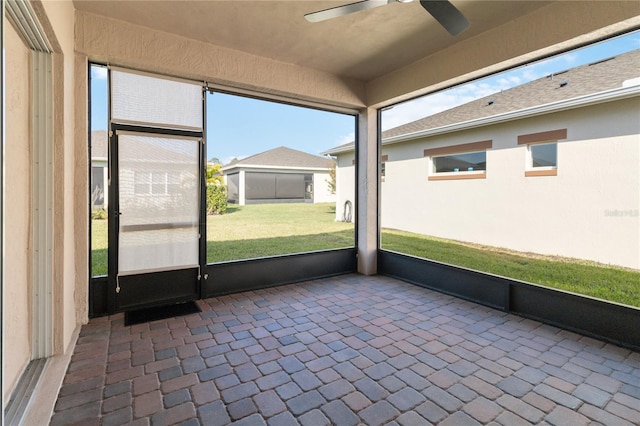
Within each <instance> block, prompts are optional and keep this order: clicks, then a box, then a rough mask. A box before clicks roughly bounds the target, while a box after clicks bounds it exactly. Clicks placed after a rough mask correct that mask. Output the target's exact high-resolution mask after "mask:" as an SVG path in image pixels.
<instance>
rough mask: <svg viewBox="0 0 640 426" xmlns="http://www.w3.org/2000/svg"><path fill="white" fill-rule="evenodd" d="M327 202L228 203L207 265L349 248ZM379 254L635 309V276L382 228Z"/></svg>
mask: <svg viewBox="0 0 640 426" xmlns="http://www.w3.org/2000/svg"><path fill="white" fill-rule="evenodd" d="M334 218H335V211H334V207H333V206H332V205H330V204H305V203H299V204H256V205H248V206H236V205H230V206H229V209H228V211H227V213H226V214H224V215H220V216H208V217H207V262H208V263H215V262H224V261H230V260H240V259H251V258H257V257H266V256H276V255H282V254H289V253H300V252H306V251H316V250H327V249H335V248H342V247H350V246H353V245H354V231H353V225H352V224H349V223H342V222H335V221H334ZM92 223H93V225H92V232H93V240H92V249H93V251H92V268H93V269H92V270H93V274H94V275H104V274H106V273H107V221H106V220H93V222H92ZM382 248H384V249H386V250H392V251H397V252H400V253H405V254H409V255H413V256H417V257H422V258H426V259H432V260H436V261H440V262H445V263H449V264H452V265H457V266H462V267H466V268H470V269H475V270H478V271H483V272H489V273H492V274H496V275H502V276H505V277H509V278H514V279H518V280H522V281H527V282H531V283H535V284H540V285H544V286H548V287H553V288H557V289H562V290H567V291H571V292H574V293H580V294H584V295H588V296H593V297H597V298H600V299H604V300H609V301H613V302H618V303H623V304H626V305H632V306H638V307H640V272H639V271H635V270H628V269H623V268H616V267H610V266H607V265H600V264H594V263H590V262H585V261H579V260H576V259H559V258H556V257H548V256H540V255H533V254H527V253H519V252H512V251H507V250H501V249H496V248H492V247H482V246H475V245H470V244H463V243H459V242H455V241H450V240H443V239H438V238H433V237H427V236H423V235H418V234H412V233H408V232H401V231H395V230H386V229H385V230H383V232H382Z"/></svg>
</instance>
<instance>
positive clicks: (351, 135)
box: [333, 132, 356, 146]
mask: <svg viewBox="0 0 640 426" xmlns="http://www.w3.org/2000/svg"><path fill="white" fill-rule="evenodd" d="M355 139H356V132H350V133H349V134H346V135H343V136H340V137H339V138H338V139H337V140H336V142H335V144H334V145H333V146H339V145H344V144H345V143H349V142H353V141H354V140H355Z"/></svg>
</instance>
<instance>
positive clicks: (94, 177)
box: [90, 130, 109, 210]
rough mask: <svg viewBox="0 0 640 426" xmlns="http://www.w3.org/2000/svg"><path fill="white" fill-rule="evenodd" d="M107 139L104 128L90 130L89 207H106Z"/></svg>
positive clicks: (107, 174) (107, 175)
mask: <svg viewBox="0 0 640 426" xmlns="http://www.w3.org/2000/svg"><path fill="white" fill-rule="evenodd" d="M108 144H109V141H108V139H107V132H106V130H94V131H92V132H91V183H90V185H91V209H92V210H96V209H104V210H106V209H107V206H108V204H109V186H108V185H107V182H108V178H109V172H108V158H107V156H108V154H107V153H108V149H107V146H108Z"/></svg>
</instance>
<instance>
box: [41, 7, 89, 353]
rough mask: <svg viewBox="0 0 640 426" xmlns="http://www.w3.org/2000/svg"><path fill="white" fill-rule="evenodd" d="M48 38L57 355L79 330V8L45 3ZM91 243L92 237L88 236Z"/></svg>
mask: <svg viewBox="0 0 640 426" xmlns="http://www.w3.org/2000/svg"><path fill="white" fill-rule="evenodd" d="M41 5H42V7H43V10H42V11H43V12H44V14H45V16H46V18H43V20H45V19H46V21H47V24H46V25H45V27H47V29H48V34H47V35H48V36H49V37H50V39H52V40H54V41H55V42H54V54H53V93H54V96H53V101H54V104H53V111H54V116H53V126H54V129H53V130H54V133H53V137H54V151H53V162H54V176H53V181H54V182H53V185H54V194H55V196H54V207H53V208H54V258H53V262H54V265H53V269H54V271H53V272H54V352H55V353H61V352H62V351H64V350H65V349H66V348H67V347H68V345H69V343H70V341H71V337H72V336H73V331H74V330H75V328H76V327H77V321H76V300H75V292H76V272H75V265H76V262H77V261H78V260H77V259H76V255H75V239H76V221H75V219H76V218H75V212H74V204H75V197H76V196H83V195H84V194H82V193H81V192H80V191H78V193H76V188H75V186H74V184H75V174H74V170H75V167H76V164H75V159H74V126H75V111H74V107H75V93H74V88H75V80H74V79H75V73H74V69H75V56H74V17H75V15H74V14H75V10H74V8H73V3H72V2H71V1H68V0H63V1H62V0H61V1H45V2H42V3H41ZM85 238H86V236H85Z"/></svg>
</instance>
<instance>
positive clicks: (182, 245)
mask: <svg viewBox="0 0 640 426" xmlns="http://www.w3.org/2000/svg"><path fill="white" fill-rule="evenodd" d="M199 144H200V141H199V140H198V139H188V138H184V139H183V138H177V137H156V136H147V135H140V134H128V133H125V134H118V159H119V171H118V183H119V203H120V205H119V211H120V216H119V222H120V225H119V231H120V233H119V241H118V274H120V275H127V274H134V273H140V272H148V271H158V270H167V269H178V268H185V267H192V266H197V265H198V253H199V245H198V226H199V194H200V191H199V184H198V183H199V179H198V176H199V149H200V146H199Z"/></svg>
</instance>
